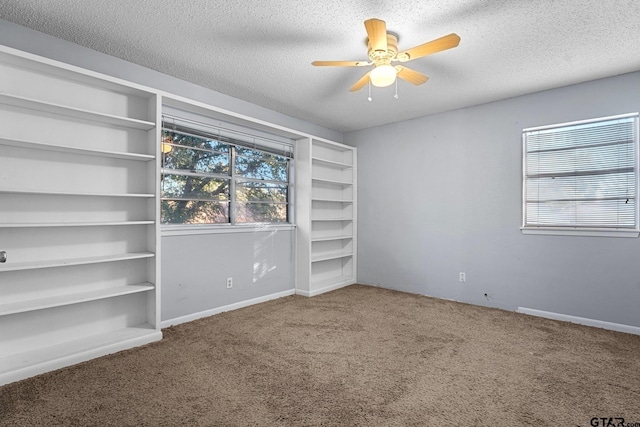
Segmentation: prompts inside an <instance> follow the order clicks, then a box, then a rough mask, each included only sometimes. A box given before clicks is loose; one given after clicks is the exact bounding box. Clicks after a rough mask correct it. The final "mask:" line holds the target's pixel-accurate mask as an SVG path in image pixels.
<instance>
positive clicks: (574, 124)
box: [522, 112, 640, 133]
mask: <svg viewBox="0 0 640 427" xmlns="http://www.w3.org/2000/svg"><path fill="white" fill-rule="evenodd" d="M638 116H640V113H637V112H636V113H626V114H617V115H615V116H607V117H596V118H593V119H585V120H576V121H573V122H565V123H556V124H553V125H543V126H535V127H530V128H526V129H522V132H523V133H524V132H532V131H537V130H546V129H554V128H558V127H566V126H576V125H584V124H587V123H595V122H603V121H605V120H616V119H626V118H628V117H638Z"/></svg>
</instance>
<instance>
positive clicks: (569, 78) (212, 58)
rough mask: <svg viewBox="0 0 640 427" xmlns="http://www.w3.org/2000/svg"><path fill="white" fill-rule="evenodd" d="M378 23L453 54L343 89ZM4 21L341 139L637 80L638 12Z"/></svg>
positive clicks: (44, 13) (322, 4)
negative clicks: (544, 94)
mask: <svg viewBox="0 0 640 427" xmlns="http://www.w3.org/2000/svg"><path fill="white" fill-rule="evenodd" d="M372 17H376V18H379V19H382V20H385V21H386V22H387V29H388V30H389V31H393V32H395V33H396V34H398V35H399V43H398V47H399V49H400V50H406V49H408V48H410V47H413V46H415V45H418V44H422V43H424V42H426V41H429V40H432V39H434V38H438V37H440V36H443V35H446V34H449V33H452V32H455V33H457V34H459V35H460V37H461V42H460V46H459V47H458V48H456V49H452V50H448V51H444V52H440V53H437V54H435V55H432V56H428V57H424V58H420V59H416V60H415V61H412V62H410V63H408V64H406V65H408V66H410V67H411V68H414V69H415V70H418V71H420V72H423V73H425V74H427V75H429V76H430V80H429V81H428V82H427V83H426V84H424V85H422V86H417V87H415V86H413V85H411V84H409V83H407V82H404V81H400V83H399V84H398V91H399V99H394V98H393V93H394V92H393V91H394V89H393V87H389V88H382V89H381V88H373V89H372V97H373V101H372V102H368V101H367V96H368V94H367V87H366V86H365V88H364V89H363V90H361V91H359V92H356V93H351V92H349V91H348V89H349V87H350V86H351V85H352V84H353V83H355V81H357V80H358V79H359V78H360V77H361V76H362V75H363V74H364V73H365V72H366V69H363V68H356V67H353V68H335V67H322V68H316V67H313V66H311V62H312V61H314V60H366V59H367V58H366V56H367V55H366V53H367V52H366V44H365V40H366V32H365V28H364V25H363V21H364V20H365V19H368V18H372ZM0 18H2V19H5V20H7V21H11V22H14V23H17V24H20V25H23V26H26V27H29V28H32V29H35V30H38V31H41V32H43V33H46V34H50V35H52V36H55V37H58V38H61V39H64V40H69V41H71V42H74V43H77V44H79V45H82V46H86V47H89V48H91V49H94V50H97V51H100V52H104V53H107V54H109V55H112V56H115V57H118V58H122V59H125V60H128V61H130V62H134V63H137V64H140V65H143V66H145V67H148V68H151V69H154V70H157V71H160V72H162V73H165V74H169V75H172V76H175V77H178V78H180V79H183V80H187V81H189V82H192V83H196V84H198V85H201V86H204V87H208V88H211V89H213V90H216V91H218V92H222V93H224V94H227V95H230V96H233V97H236V98H239V99H243V100H246V101H249V102H252V103H254V104H257V105H260V106H263V107H266V108H269V109H272V110H275V111H278V112H281V113H284V114H287V115H289V116H292V117H296V118H299V119H302V120H306V121H308V122H311V123H315V124H318V125H321V126H324V127H326V128H329V129H333V130H336V131H339V132H346V131H351V130H357V129H362V128H367V127H371V126H376V125H380V124H385V123H390V122H396V121H401V120H405V119H409V118H414V117H419V116H423V115H427V114H432V113H436V112H442V111H447V110H451V109H455V108H460V107H465V106H470V105H476V104H481V103H485V102H490V101H494V100H498V99H504V98H509V97H513V96H517V95H521V94H526V93H531V92H536V91H540V90H545V89H550V88H554V87H559V86H564V85H568V84H572V83H578V82H583V81H587V80H593V79H597V78H601V77H607V76H612V75H617V74H622V73H627V72H631V71H637V70H640V2H639V1H637V0H537V1H535V0H531V1H525V0H420V1H417V0H405V1H400V2H398V1H382V0H379V1H370V0H369V1H365V0H322V1H318V0H314V1H309V0H270V1H264V0H246V1H244V0H236V1H210V0H190V1H181V0H112V1H104V0H0Z"/></svg>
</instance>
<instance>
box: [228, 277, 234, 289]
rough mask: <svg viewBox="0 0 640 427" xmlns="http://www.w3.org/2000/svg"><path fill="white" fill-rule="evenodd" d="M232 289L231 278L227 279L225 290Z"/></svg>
mask: <svg viewBox="0 0 640 427" xmlns="http://www.w3.org/2000/svg"><path fill="white" fill-rule="evenodd" d="M230 288H233V277H227V289H230Z"/></svg>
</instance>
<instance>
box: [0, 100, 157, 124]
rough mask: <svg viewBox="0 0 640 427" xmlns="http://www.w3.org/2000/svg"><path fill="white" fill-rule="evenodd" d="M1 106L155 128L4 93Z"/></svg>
mask: <svg viewBox="0 0 640 427" xmlns="http://www.w3.org/2000/svg"><path fill="white" fill-rule="evenodd" d="M0 104H6V105H13V106H15V107H21V108H27V109H30V110H37V111H44V112H47V113H53V114H58V115H62V116H67V117H73V118H76V119H83V120H90V121H94V122H100V123H106V124H110V125H115V126H124V127H128V128H133V129H141V130H151V129H153V128H154V127H155V123H153V122H149V121H146V120H139V119H132V118H130V117H123V116H116V115H113V114H106V113H100V112H96V111H92V110H85V109H82V108H76V107H69V106H66V105H62V104H55V103H52V102H46V101H40V100H38V99H32V98H27V97H24V96H18V95H11V94H8V93H4V92H0Z"/></svg>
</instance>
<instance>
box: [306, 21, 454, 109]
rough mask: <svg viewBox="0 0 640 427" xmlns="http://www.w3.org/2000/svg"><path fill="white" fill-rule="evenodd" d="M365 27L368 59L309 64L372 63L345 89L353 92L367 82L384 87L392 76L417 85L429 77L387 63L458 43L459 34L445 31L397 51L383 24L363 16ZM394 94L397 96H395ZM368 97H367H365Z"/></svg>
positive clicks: (363, 64) (353, 65)
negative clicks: (439, 35)
mask: <svg viewBox="0 0 640 427" xmlns="http://www.w3.org/2000/svg"><path fill="white" fill-rule="evenodd" d="M364 26H365V28H366V30H367V36H368V40H367V47H368V52H367V54H368V56H369V59H370V62H366V61H314V62H312V65H315V66H317V67H323V66H333V67H363V66H370V65H373V68H372V69H371V70H370V71H369V72H367V73H366V74H365V75H364V76H362V77H361V78H360V80H358V81H357V82H356V83H355V84H354V85H353V86H351V88H350V89H349V91H351V92H355V91H358V90H360V89H362V88H363V87H364V86H365V85H366V84H367V83H369V84H372V85H374V86H376V87H387V86H390V85H392V84H393V83H394V82H396V77H397V78H400V79H402V80H405V81H407V82H409V83H412V84H414V85H421V84H423V83H425V82H426V81H427V80H429V77H427V76H426V75H424V74H422V73H420V72H418V71H415V70H412V69H410V68H407V67H404V66H401V65H396V66H393V65H391V63H392V62H395V61H398V62H407V61H412V60H414V59H417V58H422V57H423V56H427V55H431V54H433V53H437V52H441V51H443V50H447V49H451V48H454V47H456V46H458V44H459V43H460V37H459V36H458V35H457V34H455V33H452V34H449V35H446V36H444V37H440V38H439V39H436V40H432V41H430V42H427V43H424V44H421V45H419V46H415V47H413V48H411V49H408V50H405V51H402V52H398V36H397V35H396V34H394V33H391V32H388V31H387V24H386V23H385V22H384V21H382V20H380V19H375V18H372V19H367V20H366V21H364ZM396 97H397V96H396ZM369 98H370V97H369Z"/></svg>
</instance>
